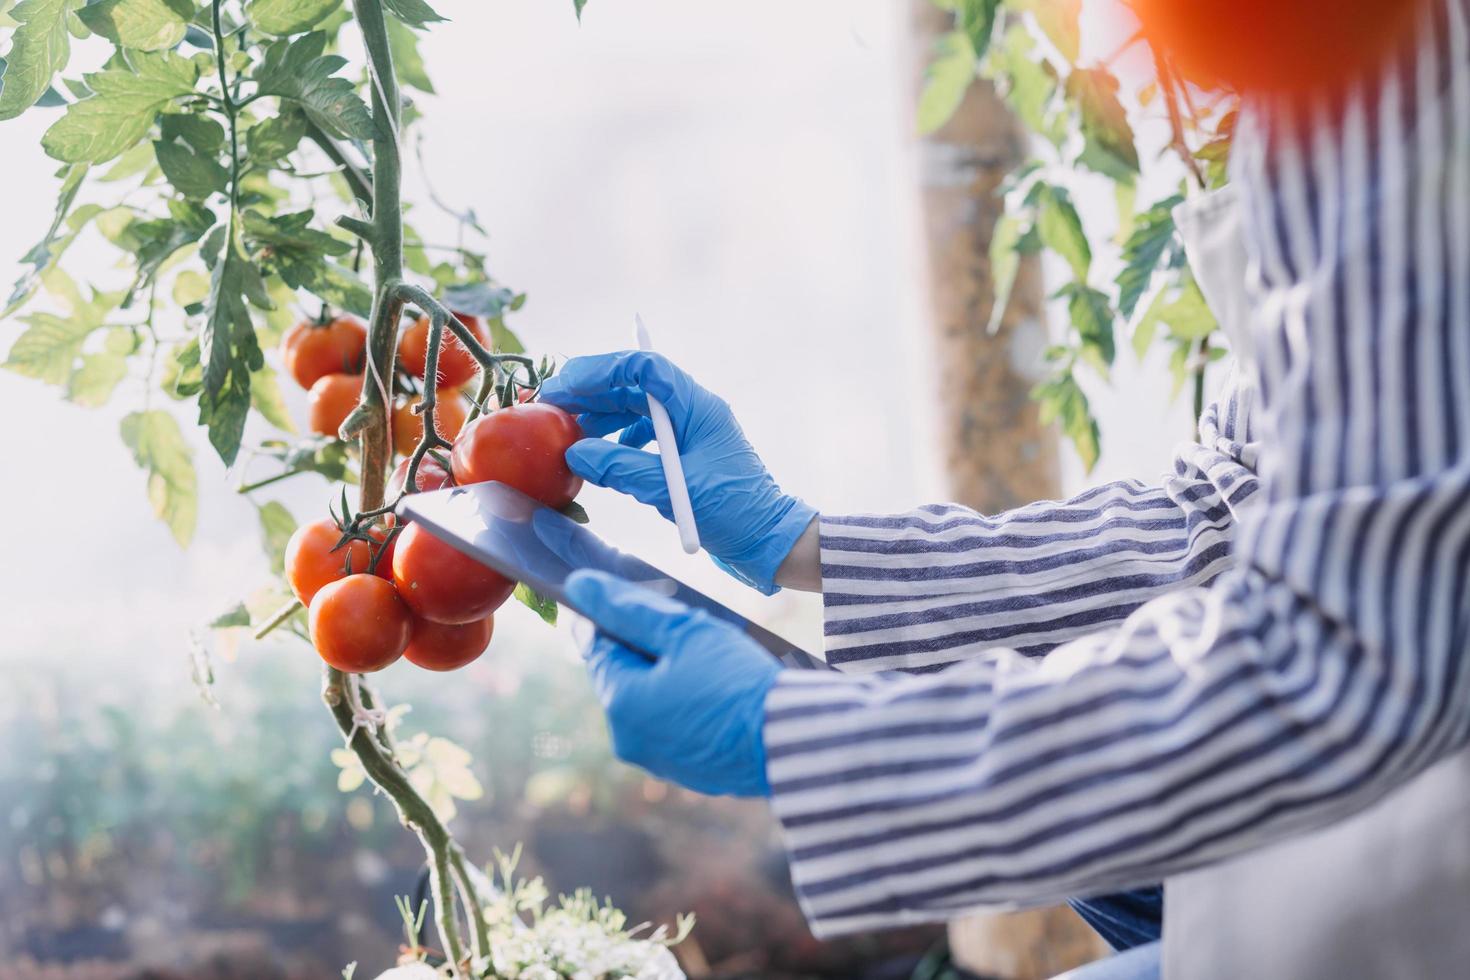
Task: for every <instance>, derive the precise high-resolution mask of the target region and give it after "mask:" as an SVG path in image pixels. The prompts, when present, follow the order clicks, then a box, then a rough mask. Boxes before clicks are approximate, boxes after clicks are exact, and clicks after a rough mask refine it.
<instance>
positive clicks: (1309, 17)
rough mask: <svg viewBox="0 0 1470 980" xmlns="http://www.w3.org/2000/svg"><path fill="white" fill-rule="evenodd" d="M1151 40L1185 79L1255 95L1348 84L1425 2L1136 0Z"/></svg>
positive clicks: (1399, 36)
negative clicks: (1223, 86)
mask: <svg viewBox="0 0 1470 980" xmlns="http://www.w3.org/2000/svg"><path fill="white" fill-rule="evenodd" d="M1130 5H1131V6H1132V7H1133V10H1134V12H1135V13H1136V14H1137V15H1138V19H1139V21H1140V23H1141V24H1142V27H1143V32H1144V35H1145V37H1147V38H1148V40H1149V43H1150V44H1152V45H1153V46H1154V48H1155V50H1157V51H1159V52H1160V53H1161V54H1163V55H1165V56H1167V57H1168V58H1169V59H1170V60H1171V61H1172V62H1173V64H1174V65H1175V66H1177V67H1178V69H1179V71H1180V72H1181V73H1182V74H1183V75H1184V77H1185V78H1186V79H1188V80H1189V81H1191V82H1193V83H1195V84H1196V85H1199V86H1201V87H1203V88H1218V87H1220V86H1221V85H1225V86H1228V87H1230V88H1234V89H1236V90H1237V91H1239V92H1241V93H1242V94H1249V95H1285V96H1300V95H1306V94H1310V93H1313V92H1319V91H1327V90H1332V89H1336V88H1340V87H1341V86H1343V85H1345V84H1347V83H1348V82H1350V81H1352V80H1353V79H1354V78H1357V77H1360V76H1361V75H1362V74H1363V73H1365V72H1368V71H1370V70H1372V69H1373V68H1375V67H1377V66H1379V65H1380V64H1382V62H1383V61H1384V60H1385V59H1386V58H1388V57H1389V56H1390V55H1391V54H1392V53H1393V52H1394V50H1395V49H1396V47H1397V46H1398V45H1400V44H1401V43H1403V41H1404V40H1405V38H1406V36H1407V35H1408V34H1409V32H1410V31H1411V29H1412V28H1413V26H1414V23H1415V20H1416V19H1417V18H1418V17H1419V16H1420V15H1421V14H1422V13H1423V12H1424V9H1425V7H1427V6H1428V3H1427V2H1426V0H1131V4H1130Z"/></svg>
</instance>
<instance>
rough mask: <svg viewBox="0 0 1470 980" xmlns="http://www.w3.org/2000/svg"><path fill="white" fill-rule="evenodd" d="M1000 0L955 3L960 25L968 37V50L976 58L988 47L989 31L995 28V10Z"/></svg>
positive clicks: (961, 0)
mask: <svg viewBox="0 0 1470 980" xmlns="http://www.w3.org/2000/svg"><path fill="white" fill-rule="evenodd" d="M999 6H1000V0H960V2H959V3H958V4H956V11H955V12H956V13H957V14H958V16H959V22H960V27H961V28H962V29H963V30H964V32H965V35H966V36H967V37H968V38H969V39H970V50H972V51H973V52H974V53H975V57H976V58H982V57H984V56H985V49H986V48H988V47H990V32H991V31H992V30H994V29H995V11H996V8H998V7H999Z"/></svg>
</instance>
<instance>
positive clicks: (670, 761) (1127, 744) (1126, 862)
mask: <svg viewBox="0 0 1470 980" xmlns="http://www.w3.org/2000/svg"><path fill="white" fill-rule="evenodd" d="M1440 11H1441V13H1442V14H1443V17H1444V18H1445V19H1447V20H1448V27H1447V29H1445V25H1434V27H1433V28H1431V29H1427V30H1426V31H1425V47H1424V50H1423V52H1421V55H1420V61H1419V62H1418V63H1417V64H1416V69H1417V70H1412V71H1409V72H1408V73H1406V76H1405V77H1404V78H1398V77H1397V76H1394V77H1391V78H1389V79H1388V80H1386V81H1385V82H1384V84H1383V85H1382V88H1381V92H1380V93H1375V95H1374V96H1373V97H1372V98H1371V100H1370V99H1364V98H1358V99H1352V100H1348V102H1347V104H1346V106H1345V107H1344V108H1343V109H1342V110H1341V112H1342V113H1343V116H1342V118H1341V121H1340V122H1339V121H1335V120H1329V119H1325V118H1323V117H1322V116H1313V117H1312V118H1311V119H1309V120H1302V119H1296V118H1291V117H1277V118H1270V119H1264V120H1263V119H1260V118H1257V117H1253V116H1249V115H1248V116H1247V117H1245V118H1243V120H1242V125H1241V128H1240V130H1238V136H1237V140H1238V142H1237V143H1236V146H1235V149H1234V152H1233V163H1232V166H1233V168H1234V171H1233V172H1234V176H1235V179H1236V180H1237V182H1238V184H1239V185H1240V188H1241V192H1242V197H1243V200H1244V203H1245V205H1246V209H1247V214H1248V219H1247V233H1248V242H1249V251H1250V254H1251V258H1252V267H1253V272H1254V279H1255V281H1256V289H1255V291H1256V292H1257V293H1258V296H1257V299H1258V305H1257V309H1258V310H1259V313H1258V319H1257V322H1256V329H1255V335H1256V340H1257V342H1258V345H1257V346H1258V349H1259V350H1260V357H1261V366H1262V369H1263V370H1262V374H1261V377H1262V398H1263V407H1264V416H1263V432H1262V447H1263V448H1262V454H1261V474H1262V477H1261V479H1262V490H1261V491H1260V493H1261V495H1262V497H1263V500H1262V502H1261V503H1260V504H1258V505H1257V506H1256V507H1255V508H1253V509H1251V510H1250V511H1249V512H1247V513H1246V514H1245V515H1243V517H1242V519H1241V528H1240V532H1239V535H1240V540H1239V542H1238V546H1237V552H1238V555H1237V565H1236V567H1235V569H1233V570H1232V571H1230V572H1228V573H1227V574H1226V575H1224V576H1223V577H1222V578H1221V579H1220V580H1219V581H1217V582H1216V583H1215V584H1213V585H1212V586H1210V587H1209V588H1207V589H1206V588H1195V589H1187V590H1183V591H1181V592H1179V593H1177V594H1174V595H1170V596H1165V597H1162V598H1159V599H1156V600H1154V601H1153V602H1150V603H1148V604H1147V605H1145V606H1144V607H1143V608H1141V609H1139V610H1138V611H1137V612H1136V613H1134V615H1133V616H1131V617H1129V619H1128V620H1127V621H1126V622H1125V623H1124V624H1123V625H1122V626H1121V627H1118V628H1113V629H1109V630H1107V631H1105V632H1103V633H1100V634H1096V635H1090V636H1086V637H1083V638H1079V639H1077V640H1073V641H1072V642H1070V643H1068V644H1066V645H1064V646H1063V647H1061V648H1059V649H1058V650H1057V651H1056V652H1054V653H1053V654H1052V655H1051V656H1049V657H1048V658H1046V659H1045V660H1044V661H1034V660H1028V659H1026V658H1024V657H1022V656H1020V655H1018V654H1016V653H1014V652H1008V651H993V652H990V653H988V654H985V655H983V656H981V657H978V658H976V659H974V660H972V661H969V662H966V663H964V664H960V665H958V666H955V667H952V668H950V669H949V670H946V671H943V672H939V673H931V674H921V675H902V674H894V673H880V674H871V675H859V676H844V675H841V674H831V673H817V672H807V671H795V670H786V671H779V672H776V673H774V674H769V675H765V676H764V678H763V680H762V684H761V685H756V686H755V687H746V688H742V689H740V690H739V698H738V699H737V700H736V701H735V702H733V703H730V706H729V709H728V710H726V706H727V701H726V699H727V698H729V697H730V695H729V694H727V693H726V690H725V688H726V687H728V686H729V685H728V682H725V681H723V680H721V682H720V683H718V684H714V683H711V682H709V681H707V678H709V677H712V676H716V675H720V676H721V677H723V676H724V673H725V672H726V671H728V672H729V674H730V675H732V676H736V677H744V676H747V675H751V674H753V673H754V670H755V666H754V665H755V664H756V663H757V660H758V656H759V651H758V650H756V649H754V644H752V643H750V642H749V641H747V640H745V639H744V638H743V637H741V636H739V635H738V634H737V633H735V631H733V630H728V629H725V630H720V629H713V628H710V626H709V624H708V623H707V622H705V621H704V620H703V619H702V618H701V617H700V615H699V614H695V613H690V612H689V611H687V610H685V611H682V612H681V611H677V610H675V611H669V610H667V609H663V608H660V609H654V610H653V612H655V613H656V615H653V616H652V617H650V619H649V621H648V623H649V624H651V628H649V630H648V632H647V633H646V634H644V633H640V632H637V631H636V630H634V631H632V632H629V633H628V634H627V635H628V636H629V637H630V638H631V639H632V640H633V641H634V642H638V643H639V644H640V646H641V647H642V648H643V649H646V650H648V651H650V652H651V653H653V654H654V655H655V656H656V657H657V658H658V660H657V663H655V664H652V665H650V664H647V663H643V664H637V663H636V662H634V661H632V660H631V659H628V658H623V662H624V663H625V664H632V665H633V666H634V667H635V668H636V671H637V677H636V683H635V684H629V685H624V684H623V683H621V682H620V681H618V680H616V679H612V680H606V682H605V683H603V684H602V685H601V686H600V693H601V694H602V696H603V700H604V703H605V704H606V705H607V706H608V717H609V724H610V727H611V728H612V729H613V732H614V738H615V745H617V746H618V747H619V751H620V753H622V754H624V757H625V758H630V759H631V760H632V761H635V762H638V763H639V764H641V765H645V766H646V767H647V768H649V769H650V770H651V771H654V772H655V773H664V774H669V775H672V776H674V777H675V778H681V777H680V771H681V770H680V769H679V768H678V766H677V765H676V764H675V763H676V762H677V761H678V760H687V759H690V758H695V759H696V760H697V763H698V764H697V765H696V769H697V770H698V771H705V769H709V770H710V771H716V770H720V771H721V776H720V777H719V779H718V780H716V781H715V782H714V783H713V784H712V785H711V786H710V788H712V789H714V790H715V791H719V790H721V788H722V787H724V786H732V787H735V790H734V791H738V792H753V791H754V792H762V791H769V793H770V795H771V799H772V805H773V808H774V810H775V812H776V814H777V815H778V817H779V818H780V820H781V823H782V825H783V829H784V832H785V837H786V843H787V847H788V851H789V854H790V858H791V864H792V872H793V879H794V881H795V883H796V888H797V892H798V895H799V897H800V899H801V902H802V905H803V907H804V909H805V910H806V912H807V914H808V916H809V917H810V918H811V919H812V921H813V924H814V927H815V928H816V929H817V931H818V932H820V933H822V934H832V933H838V932H844V931H851V930H857V929H871V928H875V927H882V926H892V925H898V924H902V923H907V922H915V921H922V920H930V919H942V918H947V917H951V916H955V915H959V914H962V913H963V912H965V911H967V910H969V909H972V908H974V907H977V906H983V905H1002V906H1010V905H1016V904H1030V903H1045V902H1053V901H1056V900H1058V899H1061V898H1065V897H1068V896H1075V895H1088V894H1097V893H1100V892H1104V891H1109V890H1115V889H1119V888H1125V887H1130V886H1136V885H1140V884H1144V883H1148V882H1155V881H1158V880H1160V879H1162V878H1165V877H1167V876H1168V875H1171V874H1174V873H1176V872H1179V871H1182V870H1185V869H1188V868H1190V867H1194V866H1197V865H1199V864H1202V863H1205V862H1209V861H1213V860H1217V859H1220V858H1223V857H1227V856H1229V855H1232V854H1235V853H1238V852H1240V851H1243V850H1245V849H1248V848H1252V847H1255V846H1259V845H1261V844H1264V843H1267V842H1270V841H1272V840H1274V839H1278V838H1280V837H1282V836H1284V835H1287V834H1290V833H1296V832H1301V831H1304V830H1308V829H1311V828H1314V827H1319V826H1322V825H1325V824H1327V823H1330V822H1332V821H1335V820H1337V819H1340V818H1342V817H1344V816H1346V815H1348V814H1351V813H1353V812H1355V811H1357V810H1359V809H1361V808H1362V807H1364V806H1367V805H1368V804H1370V803H1372V802H1374V801H1376V800H1378V799H1380V798H1382V797H1383V796H1384V795H1385V794H1387V793H1388V792H1390V791H1391V790H1393V789H1394V788H1395V787H1397V786H1399V785H1401V784H1402V783H1403V782H1405V781H1406V780H1408V779H1409V778H1411V777H1412V776H1414V775H1415V774H1417V773H1418V772H1420V771H1422V770H1423V769H1424V768H1425V767H1427V766H1428V765H1430V764H1431V763H1433V762H1434V761H1436V760H1437V759H1439V758H1441V757H1443V756H1445V755H1446V754H1448V753H1449V752H1451V751H1453V750H1455V749H1457V748H1459V747H1461V746H1463V745H1465V744H1466V742H1467V740H1470V662H1467V659H1466V654H1465V650H1466V646H1467V640H1470V635H1467V634H1470V330H1467V325H1470V231H1467V229H1470V154H1466V153H1464V152H1461V151H1462V150H1463V149H1464V148H1465V147H1467V146H1470V25H1467V24H1466V22H1465V16H1464V11H1463V8H1462V6H1461V5H1460V4H1459V3H1458V2H1455V3H1446V4H1445V5H1444V6H1443V7H1442V8H1440ZM1441 40H1442V42H1443V47H1441V46H1440V43H1439V42H1440V41H1441ZM1406 113H1412V114H1413V115H1412V116H1411V117H1410V118H1407V119H1406V118H1405V115H1404V114H1406ZM629 588H631V587H626V588H625V589H624V590H623V591H622V592H620V593H619V595H618V600H617V601H618V602H619V603H620V604H621V605H623V606H624V607H626V609H636V608H638V607H640V606H641V607H644V608H651V607H650V606H649V604H648V603H647V602H646V601H644V600H640V599H638V598H637V597H636V596H635V595H633V594H631V593H630V592H629V591H627V589H629ZM593 605H594V604H593V603H591V602H584V606H585V607H586V608H593ZM599 611H601V610H599ZM634 618H636V617H629V629H630V630H633V627H634V625H635V624H634V623H633V622H632V619H634ZM645 625H648V624H645ZM620 635H622V634H620ZM599 643H600V644H603V649H602V653H601V654H600V656H601V657H602V658H603V659H606V658H607V657H610V656H612V655H613V654H614V653H616V651H618V650H620V649H621V648H620V647H618V645H617V644H616V643H615V642H612V641H609V640H607V639H606V638H603V639H602V640H600V641H599ZM619 656H621V654H619ZM746 665H749V668H748V669H747V666H746ZM603 677H604V678H605V679H606V677H607V675H606V674H604V675H603ZM634 688H636V690H637V695H638V696H637V697H636V698H631V699H629V698H627V697H625V695H626V692H627V691H628V690H630V689H634ZM756 692H760V693H762V694H763V697H762V698H760V706H761V708H762V709H763V712H761V713H759V714H758V713H757V712H756V710H755V709H754V708H753V707H752V706H753V705H754V703H755V702H756V700H757V698H756V697H755V693H756ZM671 705H677V706H678V712H677V716H675V715H673V714H671V713H670V712H669V710H668V708H669V706H671ZM757 718H758V719H759V721H758V722H757V720H756V719H757ZM640 726H641V727H642V729H643V730H644V731H645V732H646V733H648V736H649V737H647V738H643V739H636V740H631V741H630V740H622V741H620V740H619V739H618V736H619V733H620V732H621V733H627V732H630V731H637V730H638V729H639V728H640ZM755 732H760V733H761V734H762V739H761V741H760V747H761V748H762V749H763V752H758V751H756V749H755V748H753V744H754V742H755V739H754V735H753V733H755ZM655 735H656V737H655ZM719 746H730V747H731V748H730V749H729V750H725V749H723V748H718V747H719ZM701 753H704V754H705V755H704V756H703V757H701V755H700V754H701ZM709 753H715V755H716V756H717V760H715V761H712V760H710V759H709V758H708V754H709ZM716 761H717V762H718V765H716V764H715V762H716ZM757 775H759V776H761V777H763V779H764V784H765V785H761V780H759V779H757V778H756V777H757Z"/></svg>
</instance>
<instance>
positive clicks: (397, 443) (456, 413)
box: [393, 389, 469, 456]
mask: <svg viewBox="0 0 1470 980" xmlns="http://www.w3.org/2000/svg"><path fill="white" fill-rule="evenodd" d="M422 400H423V399H421V398H410V399H408V400H407V401H403V402H399V403H398V404H397V405H394V406H393V448H394V449H396V450H398V452H399V453H400V454H401V455H404V456H411V455H413V451H414V450H415V449H416V448H418V444H419V440H420V439H422V438H423V437H424V417H423V416H422V415H415V414H414V411H413V407H414V406H415V405H417V404H418V403H419V402H420V401H422ZM468 412H469V409H468V408H467V407H466V405H465V400H464V399H463V398H461V397H460V396H459V392H457V391H455V390H453V389H446V390H445V391H441V392H440V393H439V397H438V398H437V399H435V402H434V429H435V431H437V432H438V433H439V434H440V435H441V436H443V437H444V438H445V439H448V440H450V441H451V442H453V441H454V437H455V436H457V435H459V430H460V429H463V428H464V420H465V415H466V414H468Z"/></svg>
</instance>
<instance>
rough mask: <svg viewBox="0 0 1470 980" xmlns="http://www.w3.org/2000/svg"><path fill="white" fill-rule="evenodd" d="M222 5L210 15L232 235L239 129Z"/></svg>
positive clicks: (236, 203) (237, 194) (237, 195)
mask: <svg viewBox="0 0 1470 980" xmlns="http://www.w3.org/2000/svg"><path fill="white" fill-rule="evenodd" d="M222 5H223V4H222V0H214V2H213V3H212V4H211V5H210V7H211V10H210V13H211V16H212V21H213V27H214V60H215V64H216V65H217V66H218V67H219V91H220V100H219V102H220V106H221V107H222V108H223V109H224V110H225V118H226V120H227V121H228V122H229V124H230V234H231V235H233V234H234V230H235V229H234V220H235V209H236V207H238V206H239V202H240V132H239V130H240V127H239V126H238V125H236V119H235V117H236V115H237V114H238V113H239V108H240V107H239V106H238V105H237V104H236V103H235V98H234V96H232V95H231V94H230V68H229V62H228V61H227V60H226V58H225V35H224V31H222V30H221V29H220V7H221V6H222Z"/></svg>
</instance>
